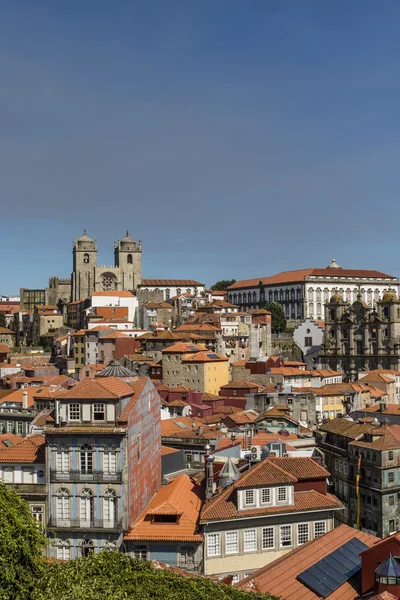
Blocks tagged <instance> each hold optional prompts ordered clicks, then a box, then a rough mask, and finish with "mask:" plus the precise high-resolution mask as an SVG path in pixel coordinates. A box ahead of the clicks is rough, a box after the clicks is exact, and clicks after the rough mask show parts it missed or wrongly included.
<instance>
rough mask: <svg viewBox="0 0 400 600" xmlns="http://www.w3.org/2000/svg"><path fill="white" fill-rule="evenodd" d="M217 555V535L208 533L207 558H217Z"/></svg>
mask: <svg viewBox="0 0 400 600" xmlns="http://www.w3.org/2000/svg"><path fill="white" fill-rule="evenodd" d="M219 554H220V545H219V533H209V534H208V535H207V556H218V555H219Z"/></svg>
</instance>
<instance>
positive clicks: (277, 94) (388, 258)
mask: <svg viewBox="0 0 400 600" xmlns="http://www.w3.org/2000/svg"><path fill="white" fill-rule="evenodd" d="M399 22H400V3H399V2H398V1H397V0H385V2H380V3H378V2H376V1H375V0H373V1H370V0H352V1H351V2H348V0H335V2H321V1H320V0H301V2H299V0H293V1H291V0H280V1H278V0H201V1H200V2H199V1H196V0H179V1H178V0H141V1H135V0H129V1H128V0H127V1H126V2H125V1H120V0H115V2H109V1H107V2H106V1H101V0H86V1H85V2H82V1H81V0H79V1H76V0H69V1H66V0H65V1H61V0H55V1H54V0H51V1H50V0H48V1H44V0H35V2H32V1H31V0H26V1H24V0H19V1H18V2H15V1H14V0H4V1H3V2H2V3H1V6H0V81H1V93H0V132H1V134H0V204H1V212H0V223H1V228H0V256H1V259H0V293H1V294H6V293H15V292H16V291H18V289H19V287H20V286H23V287H44V286H45V285H46V284H47V280H48V278H49V277H50V276H52V275H57V274H58V275H60V276H64V277H65V276H68V275H69V274H70V272H71V265H72V255H71V242H72V239H73V238H74V237H77V236H79V235H80V234H81V233H82V230H83V229H84V228H86V229H87V230H88V233H89V235H92V236H93V237H97V240H98V243H99V250H100V252H99V261H100V262H101V263H102V264H110V263H111V261H112V245H113V241H114V239H117V238H118V237H123V236H124V234H125V231H126V229H129V231H130V233H131V235H132V236H133V237H135V238H136V239H141V240H142V242H143V274H144V276H145V277H160V278H161V277H174V278H178V277H184V278H188V277H190V278H194V279H198V280H201V281H204V282H206V283H207V284H212V283H213V282H214V281H216V280H217V279H222V278H232V277H235V278H236V279H241V278H248V277H253V276H255V277H257V276H265V275H270V274H273V273H276V272H279V271H282V270H289V269H296V268H308V267H324V266H326V265H327V264H328V263H329V262H330V261H331V259H332V257H335V258H336V260H337V261H338V262H339V264H341V265H342V266H344V267H348V268H374V269H379V270H382V271H385V272H389V273H391V274H394V275H400V267H399V264H398V241H397V239H396V238H397V229H398V221H399V216H400V215H399V213H400V203H399V200H398V193H399V183H400V181H399V180H400V169H399V156H400V135H399V133H400V131H399V129H400V119H399V111H400V108H399V107H400V77H399V74H400V37H399V35H398V27H399Z"/></svg>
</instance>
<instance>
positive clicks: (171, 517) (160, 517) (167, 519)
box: [153, 515, 178, 524]
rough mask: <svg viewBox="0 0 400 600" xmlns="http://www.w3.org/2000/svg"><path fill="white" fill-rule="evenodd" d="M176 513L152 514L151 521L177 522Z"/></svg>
mask: <svg viewBox="0 0 400 600" xmlns="http://www.w3.org/2000/svg"><path fill="white" fill-rule="evenodd" d="M177 522H178V515H153V523H169V524H171V523H177Z"/></svg>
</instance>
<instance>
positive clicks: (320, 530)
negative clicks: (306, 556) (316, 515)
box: [314, 521, 326, 537]
mask: <svg viewBox="0 0 400 600" xmlns="http://www.w3.org/2000/svg"><path fill="white" fill-rule="evenodd" d="M324 533H326V522H325V521H315V523H314V537H319V536H320V535H324Z"/></svg>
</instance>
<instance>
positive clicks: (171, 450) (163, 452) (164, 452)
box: [161, 446, 180, 456]
mask: <svg viewBox="0 0 400 600" xmlns="http://www.w3.org/2000/svg"><path fill="white" fill-rule="evenodd" d="M176 452H180V450H178V448H168V446H161V456H166V455H167V454H175V453H176Z"/></svg>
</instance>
